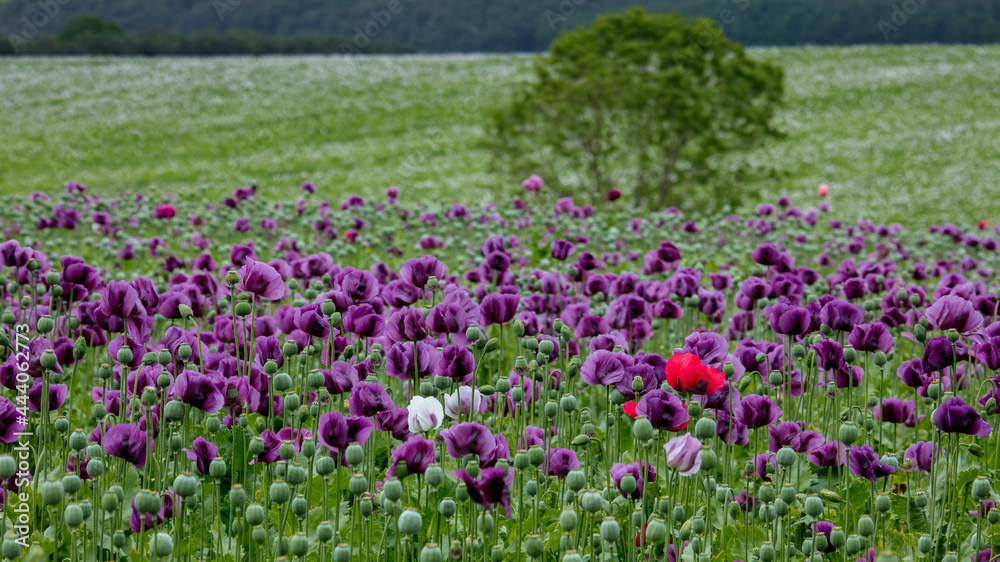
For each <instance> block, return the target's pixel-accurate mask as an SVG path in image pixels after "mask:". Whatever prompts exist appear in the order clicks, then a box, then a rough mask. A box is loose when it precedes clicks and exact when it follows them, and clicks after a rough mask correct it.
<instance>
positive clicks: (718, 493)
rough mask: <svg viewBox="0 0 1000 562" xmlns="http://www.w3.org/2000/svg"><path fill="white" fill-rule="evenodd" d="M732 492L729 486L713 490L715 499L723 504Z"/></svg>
mask: <svg viewBox="0 0 1000 562" xmlns="http://www.w3.org/2000/svg"><path fill="white" fill-rule="evenodd" d="M732 493H733V491H732V490H731V489H730V488H729V486H719V487H718V488H717V489H716V490H715V501H717V502H719V503H721V504H723V505H725V504H726V503H727V502H728V501H729V498H730V497H731V496H732ZM660 511H662V512H664V513H665V512H666V510H664V509H661V510H660Z"/></svg>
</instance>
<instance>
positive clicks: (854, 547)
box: [844, 535, 926, 556]
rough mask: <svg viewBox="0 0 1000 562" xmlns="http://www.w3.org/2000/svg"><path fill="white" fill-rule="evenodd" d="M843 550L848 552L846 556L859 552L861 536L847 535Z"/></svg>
mask: <svg viewBox="0 0 1000 562" xmlns="http://www.w3.org/2000/svg"><path fill="white" fill-rule="evenodd" d="M925 536H926V535H925ZM844 551H845V552H846V553H847V554H848V556H851V555H854V554H857V553H858V552H861V537H859V536H857V535H851V536H849V537H847V543H845V544H844ZM925 554H926V553H925Z"/></svg>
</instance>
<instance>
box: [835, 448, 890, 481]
mask: <svg viewBox="0 0 1000 562" xmlns="http://www.w3.org/2000/svg"><path fill="white" fill-rule="evenodd" d="M847 464H848V468H850V470H851V473H852V474H854V475H855V476H860V477H861V478H867V479H868V481H869V482H871V483H872V484H874V483H875V480H876V479H878V478H884V477H886V476H889V475H890V474H892V473H894V472H896V469H895V467H893V466H890V465H887V464H881V463H880V462H879V460H878V457H877V456H875V451H872V448H871V447H869V446H868V445H862V446H860V447H851V450H850V451H849V452H848V463H847Z"/></svg>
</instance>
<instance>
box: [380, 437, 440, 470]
mask: <svg viewBox="0 0 1000 562" xmlns="http://www.w3.org/2000/svg"><path fill="white" fill-rule="evenodd" d="M434 454H435V453H434V442H433V441H430V440H427V439H424V438H423V437H419V436H414V437H410V438H409V439H408V440H407V441H406V442H404V443H403V444H402V445H400V446H398V447H396V448H395V449H393V450H392V463H391V464H390V465H389V468H388V469H386V471H385V475H386V476H395V475H396V465H397V464H398V463H399V462H401V461H402V462H404V463H406V473H407V475H410V474H423V473H424V472H427V467H428V466H430V465H431V463H433V462H434V461H435V458H434Z"/></svg>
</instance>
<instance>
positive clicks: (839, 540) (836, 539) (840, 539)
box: [830, 527, 847, 548]
mask: <svg viewBox="0 0 1000 562" xmlns="http://www.w3.org/2000/svg"><path fill="white" fill-rule="evenodd" d="M830 544H832V545H833V546H835V547H837V548H843V546H844V545H845V544H847V534H846V533H844V530H843V529H841V528H840V527H834V528H833V530H832V531H830Z"/></svg>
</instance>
